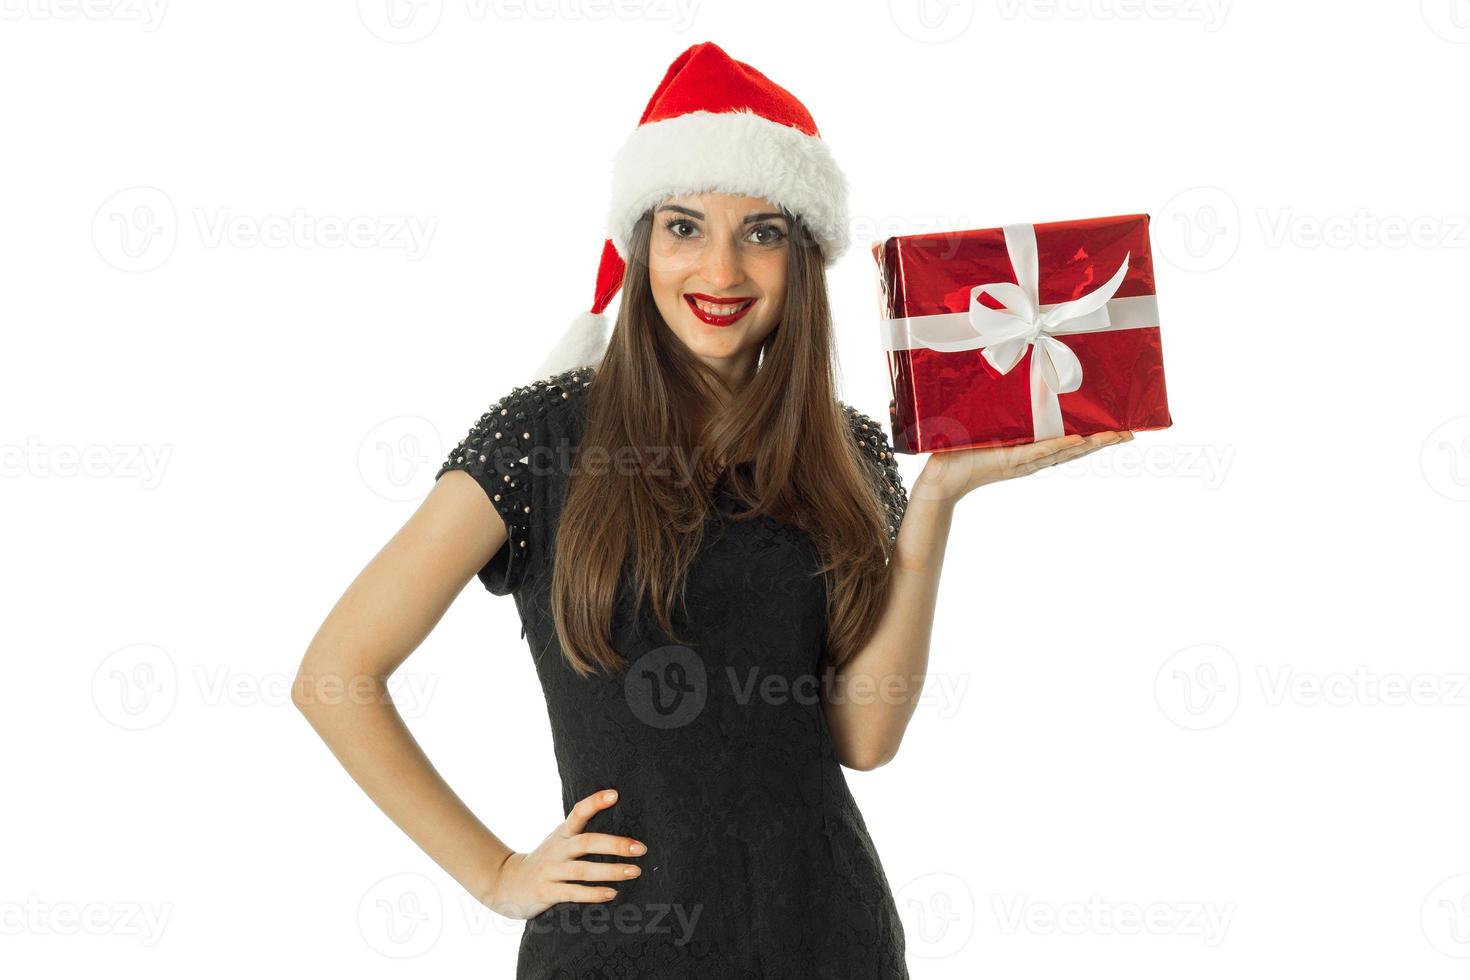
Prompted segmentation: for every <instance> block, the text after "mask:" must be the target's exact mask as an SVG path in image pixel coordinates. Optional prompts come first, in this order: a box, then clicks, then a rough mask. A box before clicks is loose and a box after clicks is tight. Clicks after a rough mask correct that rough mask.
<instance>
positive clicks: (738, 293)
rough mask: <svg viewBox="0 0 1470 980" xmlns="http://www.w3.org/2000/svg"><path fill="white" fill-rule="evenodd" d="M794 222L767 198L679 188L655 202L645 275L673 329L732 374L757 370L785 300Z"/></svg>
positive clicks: (739, 377) (731, 377) (739, 376)
mask: <svg viewBox="0 0 1470 980" xmlns="http://www.w3.org/2000/svg"><path fill="white" fill-rule="evenodd" d="M790 235H791V228H790V226H789V224H788V222H787V221H786V219H785V218H784V217H782V216H781V209H780V208H779V207H777V206H775V205H774V204H772V203H771V202H770V201H768V200H766V199H765V198H762V197H741V196H738V195H733V194H717V193H714V192H707V193H703V194H678V195H675V196H673V197H670V198H669V199H668V200H666V201H664V202H663V203H662V204H660V205H658V206H657V207H656V208H654V212H653V228H652V230H651V234H650V237H649V244H648V276H649V282H650V285H651V286H652V288H653V298H654V302H656V303H657V304H658V310H659V312H660V313H661V314H663V318H664V322H665V323H667V324H668V325H669V329H671V330H673V331H674V333H675V334H677V335H678V337H679V339H680V340H682V341H683V342H684V344H685V345H686V346H687V347H688V348H689V349H690V350H691V351H692V352H693V353H694V355H695V356H696V357H698V358H699V359H700V360H702V361H704V362H705V363H706V364H708V365H709V366H710V367H711V368H713V369H714V370H715V371H717V372H719V373H720V375H721V376H722V377H724V378H726V379H727V380H728V381H731V382H733V383H736V384H738V383H739V382H741V381H743V380H744V379H746V378H749V376H750V374H751V373H752V372H753V371H754V370H755V362H756V357H757V355H758V354H759V351H760V346H761V342H762V341H763V340H765V338H766V335H767V334H769V333H770V332H771V331H772V330H773V329H775V327H776V325H777V323H778V322H779V319H780V316H781V309H782V304H783V303H784V302H785V300H786V263H787V256H788V253H789V251H790V243H789V236H790Z"/></svg>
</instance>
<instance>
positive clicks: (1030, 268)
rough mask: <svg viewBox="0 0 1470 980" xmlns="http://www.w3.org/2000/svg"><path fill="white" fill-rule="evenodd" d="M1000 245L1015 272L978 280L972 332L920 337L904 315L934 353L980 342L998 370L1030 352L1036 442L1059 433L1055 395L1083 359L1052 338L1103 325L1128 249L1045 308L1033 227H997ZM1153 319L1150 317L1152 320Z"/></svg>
mask: <svg viewBox="0 0 1470 980" xmlns="http://www.w3.org/2000/svg"><path fill="white" fill-rule="evenodd" d="M1002 230H1003V231H1004V232H1005V239H1006V251H1008V252H1009V253H1010V257H1011V265H1012V267H1013V268H1014V269H1015V271H1016V281H1015V282H990V283H983V284H981V285H979V286H976V287H974V288H973V289H971V290H970V311H969V321H970V326H971V327H972V328H973V329H974V331H975V334H974V336H972V337H963V338H960V339H958V340H953V339H946V338H944V337H939V336H929V337H926V336H923V335H922V334H921V333H920V331H919V330H917V329H914V327H922V322H923V320H924V318H923V317H916V318H914V320H913V321H911V326H910V336H912V338H913V339H914V340H915V341H917V342H918V343H920V344H922V345H923V346H925V347H929V348H932V349H934V350H937V351H964V350H974V349H976V348H977V347H983V348H984V350H983V351H982V352H981V356H983V357H984V358H985V360H987V361H989V362H990V365H991V367H993V368H995V369H996V370H997V371H998V372H1000V373H1001V374H1006V373H1008V372H1009V371H1010V370H1011V368H1013V367H1015V366H1016V365H1017V364H1019V363H1020V361H1021V358H1022V356H1023V355H1025V353H1026V349H1027V348H1028V347H1031V346H1033V345H1034V346H1035V348H1036V349H1035V350H1034V351H1033V352H1032V354H1031V420H1032V424H1033V426H1034V428H1035V435H1034V436H1033V438H1034V439H1035V440H1036V441H1038V442H1039V441H1041V440H1042V439H1051V438H1054V437H1056V436H1060V435H1062V434H1063V433H1064V430H1063V427H1062V406H1061V402H1060V401H1059V400H1058V399H1057V395H1058V394H1060V393H1065V392H1069V391H1076V390H1077V389H1078V388H1080V387H1082V364H1081V362H1080V361H1078V360H1077V355H1076V354H1075V353H1073V351H1072V348H1070V347H1068V346H1067V345H1066V344H1064V343H1062V341H1060V340H1058V339H1057V335H1059V334H1072V333H1091V332H1093V331H1095V330H1110V329H1112V327H1113V323H1112V319H1111V318H1110V317H1109V316H1108V301H1109V300H1111V299H1112V298H1113V294H1115V293H1116V292H1117V291H1118V289H1119V287H1120V286H1122V285H1123V278H1124V277H1125V276H1126V275H1127V274H1128V258H1129V255H1131V254H1132V253H1129V255H1124V256H1123V264H1122V265H1120V266H1119V267H1118V271H1117V272H1115V273H1113V276H1112V278H1111V279H1109V280H1108V281H1107V282H1105V283H1103V284H1102V285H1101V286H1099V287H1097V288H1096V289H1094V290H1093V291H1092V292H1090V293H1088V294H1087V295H1085V296H1081V297H1078V298H1077V299H1074V300H1069V301H1068V302H1066V303H1059V304H1057V305H1055V306H1051V307H1043V306H1042V305H1041V298H1040V297H1041V294H1040V292H1039V280H1040V269H1039V266H1040V260H1039V259H1038V257H1037V249H1036V226H1035V225H1026V224H1021V225H1006V226H1005V227H1004V228H1003V229H1002ZM982 293H989V294H990V295H991V296H992V297H994V298H995V299H996V300H997V301H998V302H1000V303H1003V304H1005V309H1003V310H993V309H991V308H990V307H988V306H986V305H984V304H983V303H981V302H980V295H981V294H982ZM1154 322H1157V320H1156V319H1155V321H1154Z"/></svg>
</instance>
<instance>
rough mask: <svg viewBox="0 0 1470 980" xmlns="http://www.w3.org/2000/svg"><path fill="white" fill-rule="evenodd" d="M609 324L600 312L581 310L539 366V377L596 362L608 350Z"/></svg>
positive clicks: (537, 375)
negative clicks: (584, 311)
mask: <svg viewBox="0 0 1470 980" xmlns="http://www.w3.org/2000/svg"><path fill="white" fill-rule="evenodd" d="M607 343H608V323H607V317H605V316H603V315H602V314H601V313H581V314H578V316H577V317H576V318H575V319H574V320H572V323H571V326H569V327H567V329H566V330H565V331H564V332H563V333H562V335H561V339H560V340H558V341H557V343H556V346H555V347H553V348H552V349H551V351H550V352H549V353H548V354H547V355H546V357H545V358H544V359H542V361H541V364H540V365H539V366H538V367H537V368H536V377H538V378H546V377H550V376H551V375H553V374H561V373H562V372H563V371H570V370H571V369H572V368H579V367H585V366H586V365H588V364H591V365H594V366H595V365H597V364H599V363H601V361H602V355H603V352H604V351H606V350H607Z"/></svg>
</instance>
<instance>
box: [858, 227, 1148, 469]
mask: <svg viewBox="0 0 1470 980" xmlns="http://www.w3.org/2000/svg"><path fill="white" fill-rule="evenodd" d="M1148 222H1149V216H1148V215H1146V214H1131V215H1121V216H1118V217H1112V218H1091V219H1088V220H1084V221H1054V222H1050V223H1045V224H1038V225H1007V226H1005V227H1003V228H985V229H981V230H978V231H959V232H939V233H935V234H928V235H901V236H895V237H893V238H889V239H888V240H886V241H883V242H878V243H875V244H874V245H873V257H874V258H875V259H876V260H877V262H878V272H879V276H878V278H879V292H880V302H881V304H882V315H883V318H884V319H883V321H882V337H883V346H884V349H885V350H886V351H887V355H888V369H889V379H890V381H891V382H892V385H893V398H894V406H893V418H892V420H891V421H892V429H893V449H894V451H895V452H901V453H928V452H936V451H940V450H946V449H961V448H965V447H969V446H1010V445H1015V444H1017V443H1024V442H1036V441H1040V440H1041V439H1045V438H1050V437H1052V436H1059V435H1063V434H1068V435H1070V434H1072V433H1077V434H1080V435H1088V434H1090V433H1094V432H1105V431H1108V430H1113V429H1116V430H1124V429H1127V430H1132V431H1139V430H1145V429H1163V428H1167V427H1168V426H1169V425H1171V424H1172V420H1171V419H1170V417H1169V405H1168V400H1167V397H1166V394H1165V389H1164V355H1163V348H1162V346H1161V344H1160V340H1159V315H1158V304H1157V301H1156V297H1155V293H1154V271H1153V256H1152V253H1151V251H1150V249H1149V239H1148Z"/></svg>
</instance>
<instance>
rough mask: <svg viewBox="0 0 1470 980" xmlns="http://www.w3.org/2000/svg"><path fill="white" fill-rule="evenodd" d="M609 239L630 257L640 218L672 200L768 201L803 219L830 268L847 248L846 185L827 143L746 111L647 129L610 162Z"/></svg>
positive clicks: (688, 116) (700, 115)
mask: <svg viewBox="0 0 1470 980" xmlns="http://www.w3.org/2000/svg"><path fill="white" fill-rule="evenodd" d="M612 170H613V182H612V203H611V205H610V206H609V208H608V217H607V229H606V230H607V237H608V238H609V239H611V240H612V243H613V246H614V247H615V248H616V249H617V250H618V254H619V255H621V256H622V257H623V258H624V259H627V257H628V241H629V239H630V238H631V237H632V234H633V226H634V225H636V224H637V223H638V219H639V218H640V217H641V216H642V214H643V212H644V211H646V210H648V209H649V208H650V207H652V206H654V205H655V204H658V203H660V202H662V201H663V200H664V199H665V198H667V197H669V196H671V195H675V194H698V193H700V192H702V191H718V192H722V193H726V194H744V195H748V196H750V197H764V198H766V199H767V200H769V201H771V202H772V203H773V204H776V205H778V206H780V207H784V208H786V209H787V210H789V211H791V212H792V213H794V214H797V215H799V216H800V217H801V219H802V221H803V222H805V223H806V225H807V227H808V228H810V229H811V231H812V234H813V235H814V236H815V237H816V239H817V241H818V243H819V244H820V245H821V247H822V255H823V258H824V260H825V262H826V264H828V265H831V264H832V263H833V262H836V261H837V259H838V258H839V257H840V256H841V255H842V253H843V252H845V251H847V247H848V241H849V239H848V236H849V228H848V214H847V193H848V188H847V179H846V178H845V177H844V176H843V174H842V171H841V170H840V169H839V168H838V166H837V162H836V161H835V160H834V159H833V157H832V153H831V151H830V150H828V148H827V144H826V143H825V142H824V141H822V140H821V139H818V138H816V137H813V136H808V135H807V134H806V133H803V132H802V131H801V130H799V129H797V128H795V127H793V126H785V125H782V124H781V123H778V122H773V121H771V120H770V119H767V118H766V117H764V116H760V115H757V114H756V113H754V112H751V111H750V110H748V109H740V110H735V111H732V112H719V113H715V112H707V111H705V110H698V111H696V112H688V113H685V114H684V115H681V116H674V117H672V118H670V119H660V120H658V121H657V122H649V123H644V124H643V125H641V126H639V127H638V128H637V129H635V130H633V133H632V135H630V136H629V137H628V139H627V141H626V142H624V143H623V145H622V147H621V148H620V149H619V150H618V152H617V155H616V157H615V158H614V160H613V168H612Z"/></svg>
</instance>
